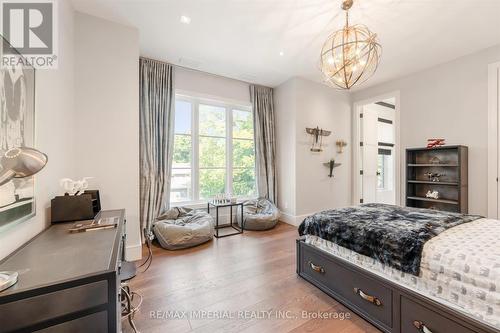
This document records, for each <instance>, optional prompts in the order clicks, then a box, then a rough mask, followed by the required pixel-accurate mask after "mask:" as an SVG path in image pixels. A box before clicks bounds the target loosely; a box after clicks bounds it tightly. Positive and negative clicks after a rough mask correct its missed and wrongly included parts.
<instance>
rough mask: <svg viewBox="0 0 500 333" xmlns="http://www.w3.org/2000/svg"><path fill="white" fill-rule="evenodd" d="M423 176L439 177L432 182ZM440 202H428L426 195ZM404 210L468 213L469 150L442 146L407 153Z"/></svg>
mask: <svg viewBox="0 0 500 333" xmlns="http://www.w3.org/2000/svg"><path fill="white" fill-rule="evenodd" d="M426 173H439V174H442V176H440V177H439V181H433V180H432V179H430V178H429V177H428V176H427V175H426ZM434 190H436V191H438V192H439V198H438V199H433V198H427V197H426V193H427V191H434ZM406 206H408V207H417V208H431V209H437V210H444V211H451V212H460V213H467V212H468V148H467V147H466V146H442V147H437V148H431V149H428V148H410V149H407V150H406Z"/></svg>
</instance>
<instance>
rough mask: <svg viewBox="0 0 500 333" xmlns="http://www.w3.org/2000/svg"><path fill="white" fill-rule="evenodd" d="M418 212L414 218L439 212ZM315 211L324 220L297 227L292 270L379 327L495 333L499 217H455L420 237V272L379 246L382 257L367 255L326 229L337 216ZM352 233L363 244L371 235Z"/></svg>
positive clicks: (498, 324)
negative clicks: (432, 232)
mask: <svg viewBox="0 0 500 333" xmlns="http://www.w3.org/2000/svg"><path fill="white" fill-rule="evenodd" d="M367 206H368V207H369V209H370V214H374V212H378V211H379V210H380V209H382V210H383V209H389V210H390V209H393V210H397V212H398V214H400V212H401V210H403V211H405V209H402V208H400V207H395V206H387V205H383V206H382V208H380V206H377V205H372V206H371V207H370V205H367ZM391 207H393V208H391ZM352 209H354V211H352ZM357 209H358V208H351V210H348V213H349V214H347V220H354V221H356V219H357V218H358V219H359V218H362V217H363V215H361V217H360V216H356V214H357ZM408 211H409V212H410V215H411V216H413V215H414V214H420V213H421V212H420V211H419V210H418V209H417V210H416V209H409V210H408ZM329 212H331V211H329ZM335 212H338V210H335ZM343 212H345V211H343ZM422 212H423V213H424V214H423V215H422V214H420V217H422V216H424V217H425V216H426V215H425V214H433V215H432V216H436V215H438V214H439V213H438V212H429V211H428V210H424V211H422ZM319 214H321V213H319ZM337 215H338V214H333V215H332V214H330V215H328V214H327V215H326V216H337ZM320 216H323V221H322V224H321V223H318V222H317V221H321V219H316V220H315V219H314V218H312V220H311V219H309V220H308V219H306V221H304V222H303V224H302V225H301V227H300V228H299V230H300V231H301V234H302V235H301V237H300V238H299V239H298V240H297V273H298V274H299V275H300V276H301V277H303V278H304V279H306V280H307V281H309V282H311V283H312V284H314V285H316V286H317V287H319V288H320V289H321V290H323V291H324V292H326V293H327V294H329V295H330V296H332V297H333V298H335V299H337V300H338V301H340V302H341V303H343V304H344V305H346V306H347V307H349V308H350V309H351V310H353V311H354V312H356V313H358V314H359V315H361V316H362V317H364V318H365V319H366V320H368V321H370V322H371V323H372V324H374V325H375V326H377V327H378V328H379V329H381V330H382V331H383V332H391V333H410V332H425V333H442V332H459V333H462V332H464V333H466V332H467V333H470V332H497V333H498V332H500V245H499V239H500V222H499V221H497V220H491V219H485V218H481V217H471V216H463V220H462V217H460V216H459V215H457V216H459V218H458V220H457V221H460V222H457V223H454V224H452V226H451V227H447V228H444V229H443V230H440V232H437V233H435V234H433V235H431V237H429V239H427V240H425V241H424V242H423V244H422V249H421V253H420V255H421V257H420V258H419V260H417V261H418V268H419V269H418V270H417V271H412V269H413V268H412V267H411V265H401V263H402V262H404V261H401V260H396V264H394V263H392V262H391V260H392V259H391V257H390V255H387V254H386V253H385V252H384V251H385V250H384V251H382V252H381V253H383V255H378V256H377V255H372V254H371V253H370V252H368V250H367V249H366V248H365V249H364V250H363V249H361V248H359V246H351V245H350V244H349V243H345V242H344V243H343V242H342V239H340V240H339V239H338V237H333V238H332V235H331V233H329V232H326V231H325V230H327V231H329V230H330V229H331V228H332V227H331V226H332V225H335V226H337V225H339V224H340V225H342V223H339V222H338V221H336V219H335V218H331V220H332V221H326V222H325V218H324V214H323V215H320ZM366 216H367V215H365V216H364V218H366ZM398 216H399V215H398ZM313 217H314V216H313ZM349 217H350V218H349ZM452 217H453V218H456V216H455V215H453V216H452ZM431 218H432V217H431ZM373 219H376V218H373ZM311 221H313V222H311ZM370 222H371V221H370ZM307 223H309V224H307ZM386 223H387V224H389V225H390V224H391V221H389V222H386ZM304 224H306V227H304ZM354 224H355V225H359V224H362V223H359V221H358V223H354ZM368 224H370V223H368ZM426 224H427V223H426ZM318 225H319V226H318ZM391 232H392V231H391V230H390V229H389V231H387V232H386V233H388V234H390V233H391ZM341 234H342V235H343V237H344V238H345V239H348V238H349V237H350V236H349V237H347V236H345V235H346V234H349V230H347V231H346V230H345V228H343V229H342V233H341ZM356 234H363V237H365V239H364V242H365V243H366V239H369V237H370V233H369V232H365V231H361V232H359V231H358V232H357V233H356ZM401 237H402V236H401V235H398V238H401ZM339 243H340V244H342V245H345V246H347V247H345V246H340V245H339ZM346 244H347V245H346ZM404 244H406V243H404ZM348 247H349V248H348ZM353 249H356V250H358V251H355V250H353ZM360 252H363V254H361V253H360ZM396 252H397V251H396ZM400 252H402V253H404V251H400ZM412 256H414V254H412V255H411V256H410V257H412ZM402 258H406V259H408V256H404V255H402ZM412 258H413V257H412ZM399 259H401V258H399ZM384 260H385V262H384V263H383V262H382V261H384ZM406 261H407V262H411V261H408V260H406ZM389 262H390V264H388V263H389ZM396 267H397V268H396ZM398 268H399V269H398ZM402 270H404V271H405V272H403V271H402ZM415 273H416V274H415Z"/></svg>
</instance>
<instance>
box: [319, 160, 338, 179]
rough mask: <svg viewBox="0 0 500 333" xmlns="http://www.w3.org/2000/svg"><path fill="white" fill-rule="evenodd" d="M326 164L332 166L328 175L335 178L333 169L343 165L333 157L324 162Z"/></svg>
mask: <svg viewBox="0 0 500 333" xmlns="http://www.w3.org/2000/svg"><path fill="white" fill-rule="evenodd" d="M323 165H324V166H327V167H329V168H330V173H329V174H328V177H330V178H333V169H334V168H337V167H339V166H341V165H342V164H341V163H335V160H334V159H331V160H330V161H328V162H326V163H323Z"/></svg>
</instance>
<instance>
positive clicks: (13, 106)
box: [0, 36, 36, 230]
mask: <svg viewBox="0 0 500 333" xmlns="http://www.w3.org/2000/svg"><path fill="white" fill-rule="evenodd" d="M0 38H1V39H2V47H1V49H0V60H1V59H3V58H2V55H3V49H4V48H5V47H6V46H9V44H8V42H7V41H6V40H5V39H4V38H3V37H1V36H0ZM19 57H21V55H20V54H19ZM24 146H26V147H34V146H35V69H34V68H33V67H30V66H27V65H26V64H24V65H23V64H19V65H18V66H12V67H4V66H0V156H1V155H3V154H4V153H5V152H6V151H7V150H9V149H10V148H14V147H24ZM1 168H2V166H1V165H0V169H1ZM35 214H36V208H35V183H34V177H28V178H19V179H13V180H12V181H10V182H9V183H7V184H4V185H2V186H0V230H2V229H4V228H5V227H6V226H8V225H12V224H15V223H16V222H21V221H25V220H27V219H29V218H31V217H33V216H34V215H35Z"/></svg>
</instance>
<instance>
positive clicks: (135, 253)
mask: <svg viewBox="0 0 500 333" xmlns="http://www.w3.org/2000/svg"><path fill="white" fill-rule="evenodd" d="M125 259H126V260H127V261H136V260H141V259H142V242H141V241H139V243H138V244H134V245H128V246H127V247H126V248H125Z"/></svg>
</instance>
